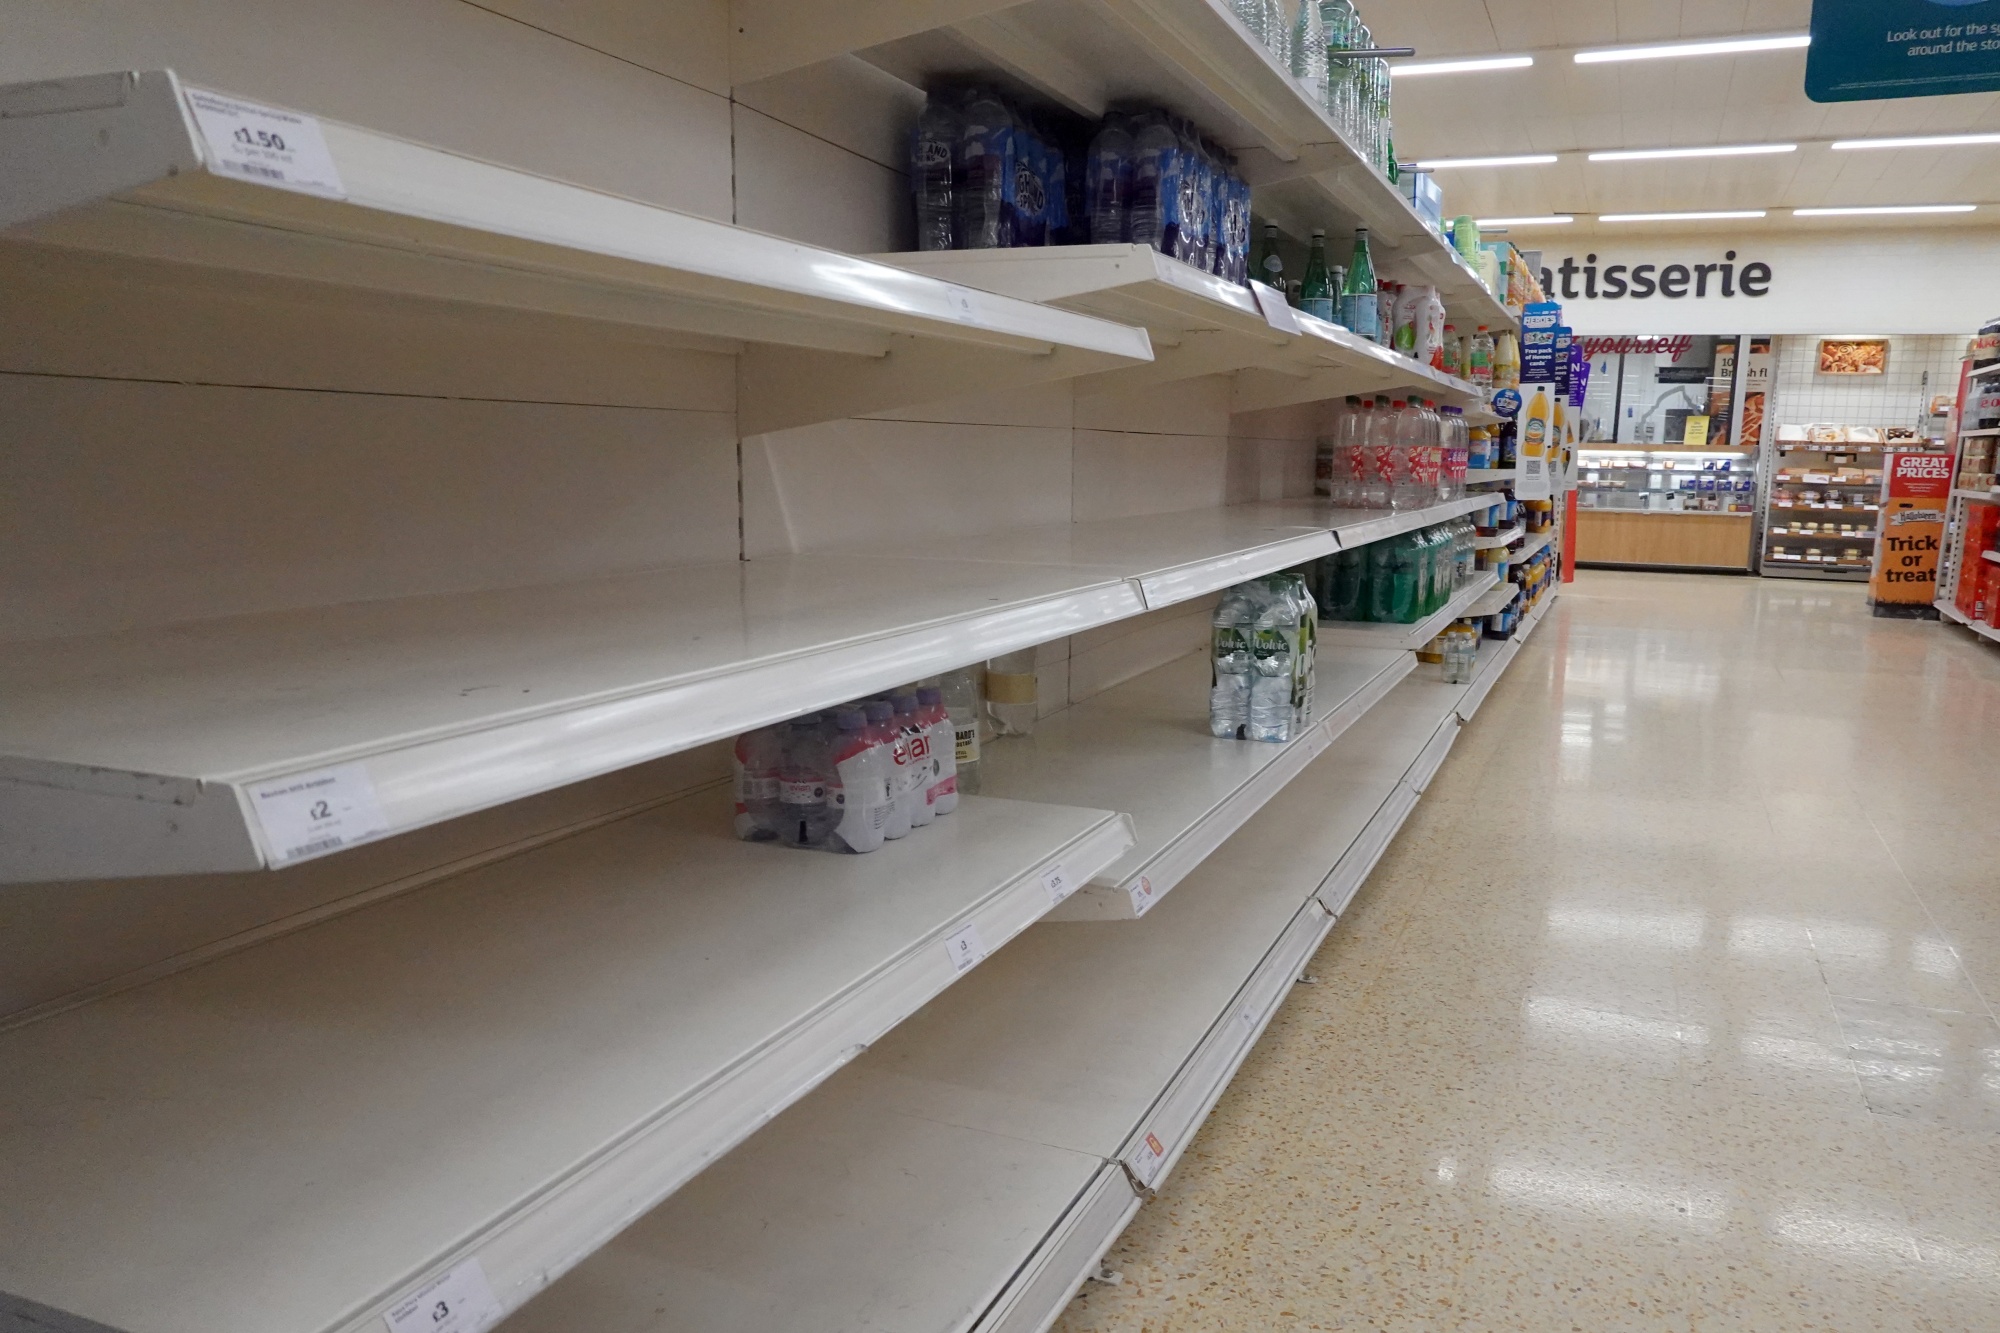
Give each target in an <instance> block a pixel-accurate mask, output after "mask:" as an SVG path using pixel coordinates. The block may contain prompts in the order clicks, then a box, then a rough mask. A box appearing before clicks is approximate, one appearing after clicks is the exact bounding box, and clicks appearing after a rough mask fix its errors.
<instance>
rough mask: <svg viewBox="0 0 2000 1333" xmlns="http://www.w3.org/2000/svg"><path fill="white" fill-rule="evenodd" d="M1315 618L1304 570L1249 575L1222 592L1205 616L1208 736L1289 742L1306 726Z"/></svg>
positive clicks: (1315, 629)
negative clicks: (1211, 613)
mask: <svg viewBox="0 0 2000 1333" xmlns="http://www.w3.org/2000/svg"><path fill="white" fill-rule="evenodd" d="M1318 623H1319V607H1318V605H1317V603H1315V602H1314V600H1313V595H1312V590H1311V589H1310V588H1309V587H1307V585H1306V579H1305V577H1304V576H1303V575H1301V574H1296V573H1286V574H1272V575H1270V576H1268V577H1266V578H1261V579H1252V580H1250V581H1249V582H1248V583H1239V584H1237V585H1236V586H1235V587H1233V588H1231V589H1229V591H1227V592H1225V593H1224V594H1223V595H1222V600H1221V602H1219V603H1218V604H1217V605H1216V608H1215V615H1214V617H1213V618H1212V619H1211V621H1210V667H1211V675H1210V687H1209V692H1208V730H1209V734H1210V735H1212V736H1218V737H1221V738H1223V739H1225V740H1230V739H1234V740H1247V741H1289V740H1291V739H1293V738H1294V737H1296V736H1299V735H1300V734H1302V733H1303V731H1304V729H1305V727H1306V725H1307V723H1308V722H1310V721H1311V719H1312V700H1313V663H1314V656H1315V652H1316V646H1315V645H1316V638H1317V633H1318V631H1317V626H1318Z"/></svg>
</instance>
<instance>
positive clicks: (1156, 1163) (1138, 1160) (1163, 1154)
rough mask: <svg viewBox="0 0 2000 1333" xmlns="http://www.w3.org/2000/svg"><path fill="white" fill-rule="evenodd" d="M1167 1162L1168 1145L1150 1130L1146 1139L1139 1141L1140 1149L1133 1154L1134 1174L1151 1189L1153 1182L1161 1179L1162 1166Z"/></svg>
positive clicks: (1142, 1183)
mask: <svg viewBox="0 0 2000 1333" xmlns="http://www.w3.org/2000/svg"><path fill="white" fill-rule="evenodd" d="M1166 1160H1167V1149H1166V1145H1165V1144H1163V1143H1161V1142H1160V1140H1159V1136H1158V1135H1156V1134H1154V1133H1152V1132H1151V1131H1150V1130H1149V1131H1147V1134H1146V1137H1145V1138H1143V1139H1140V1140H1139V1147H1138V1148H1137V1150H1135V1151H1134V1152H1133V1154H1132V1174H1133V1175H1135V1176H1137V1177H1139V1183H1140V1184H1141V1185H1144V1186H1146V1187H1147V1188H1148V1189H1150V1188H1152V1185H1153V1182H1154V1181H1155V1180H1157V1179H1159V1175H1160V1164H1161V1163H1163V1162H1165V1161H1166Z"/></svg>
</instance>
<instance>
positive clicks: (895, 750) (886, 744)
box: [862, 699, 911, 842]
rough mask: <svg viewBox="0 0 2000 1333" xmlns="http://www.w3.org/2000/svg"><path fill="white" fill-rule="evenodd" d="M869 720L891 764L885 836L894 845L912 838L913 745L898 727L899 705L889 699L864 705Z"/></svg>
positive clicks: (873, 739)
mask: <svg viewBox="0 0 2000 1333" xmlns="http://www.w3.org/2000/svg"><path fill="white" fill-rule="evenodd" d="M862 713H863V715H864V716H866V717H867V719H868V739H869V740H870V741H871V742H872V743H873V744H874V745H875V746H876V748H877V749H879V750H880V751H881V752H882V756H883V758H884V759H885V760H886V762H887V764H888V812H887V813H886V814H885V815H884V817H883V823H882V836H883V837H884V838H886V839H888V840H889V841H890V842H894V841H896V840H897V839H898V838H907V837H909V836H910V803H909V800H908V795H909V789H908V787H907V786H906V783H907V781H908V778H909V773H910V763H911V756H910V744H909V741H908V739H907V738H906V737H904V735H903V733H902V731H901V729H900V728H898V727H897V725H896V706H895V705H894V704H893V703H891V702H890V701H889V700H887V699H870V700H869V701H868V702H867V703H865V704H863V705H862Z"/></svg>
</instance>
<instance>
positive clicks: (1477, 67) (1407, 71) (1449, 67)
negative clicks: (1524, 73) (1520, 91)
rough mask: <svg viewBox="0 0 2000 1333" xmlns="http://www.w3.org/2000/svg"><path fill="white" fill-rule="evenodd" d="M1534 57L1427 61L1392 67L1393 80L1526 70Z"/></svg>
mask: <svg viewBox="0 0 2000 1333" xmlns="http://www.w3.org/2000/svg"><path fill="white" fill-rule="evenodd" d="M1534 63H1535V58H1534V57H1533V56H1481V57H1479V58H1477V59H1473V60H1425V61H1420V62H1418V63H1417V64H1414V65H1391V66H1389V74H1390V76H1391V77H1392V78H1398V79H1407V78H1411V77H1413V76H1415V75H1419V74H1477V73H1479V72H1480V71H1482V70H1489V69H1526V68H1528V67H1529V66H1530V65H1532V64H1534Z"/></svg>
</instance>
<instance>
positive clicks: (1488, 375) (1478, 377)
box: [1465, 324, 1500, 393]
mask: <svg viewBox="0 0 2000 1333" xmlns="http://www.w3.org/2000/svg"><path fill="white" fill-rule="evenodd" d="M1470 353H1471V354H1470V355H1469V356H1468V357H1467V358H1466V361H1467V364H1466V371H1465V378H1467V379H1469V380H1471V381H1472V383H1473V385H1474V387H1476V388H1477V389H1479V390H1480V392H1482V393H1486V392H1490V391H1491V390H1493V389H1496V388H1499V387H1500V386H1499V385H1497V384H1496V383H1494V379H1493V335H1492V334H1491V333H1488V332H1487V331H1486V326H1485V325H1484V324H1481V325H1480V326H1479V331H1478V332H1477V333H1474V334H1473V335H1472V345H1471V348H1470Z"/></svg>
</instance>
